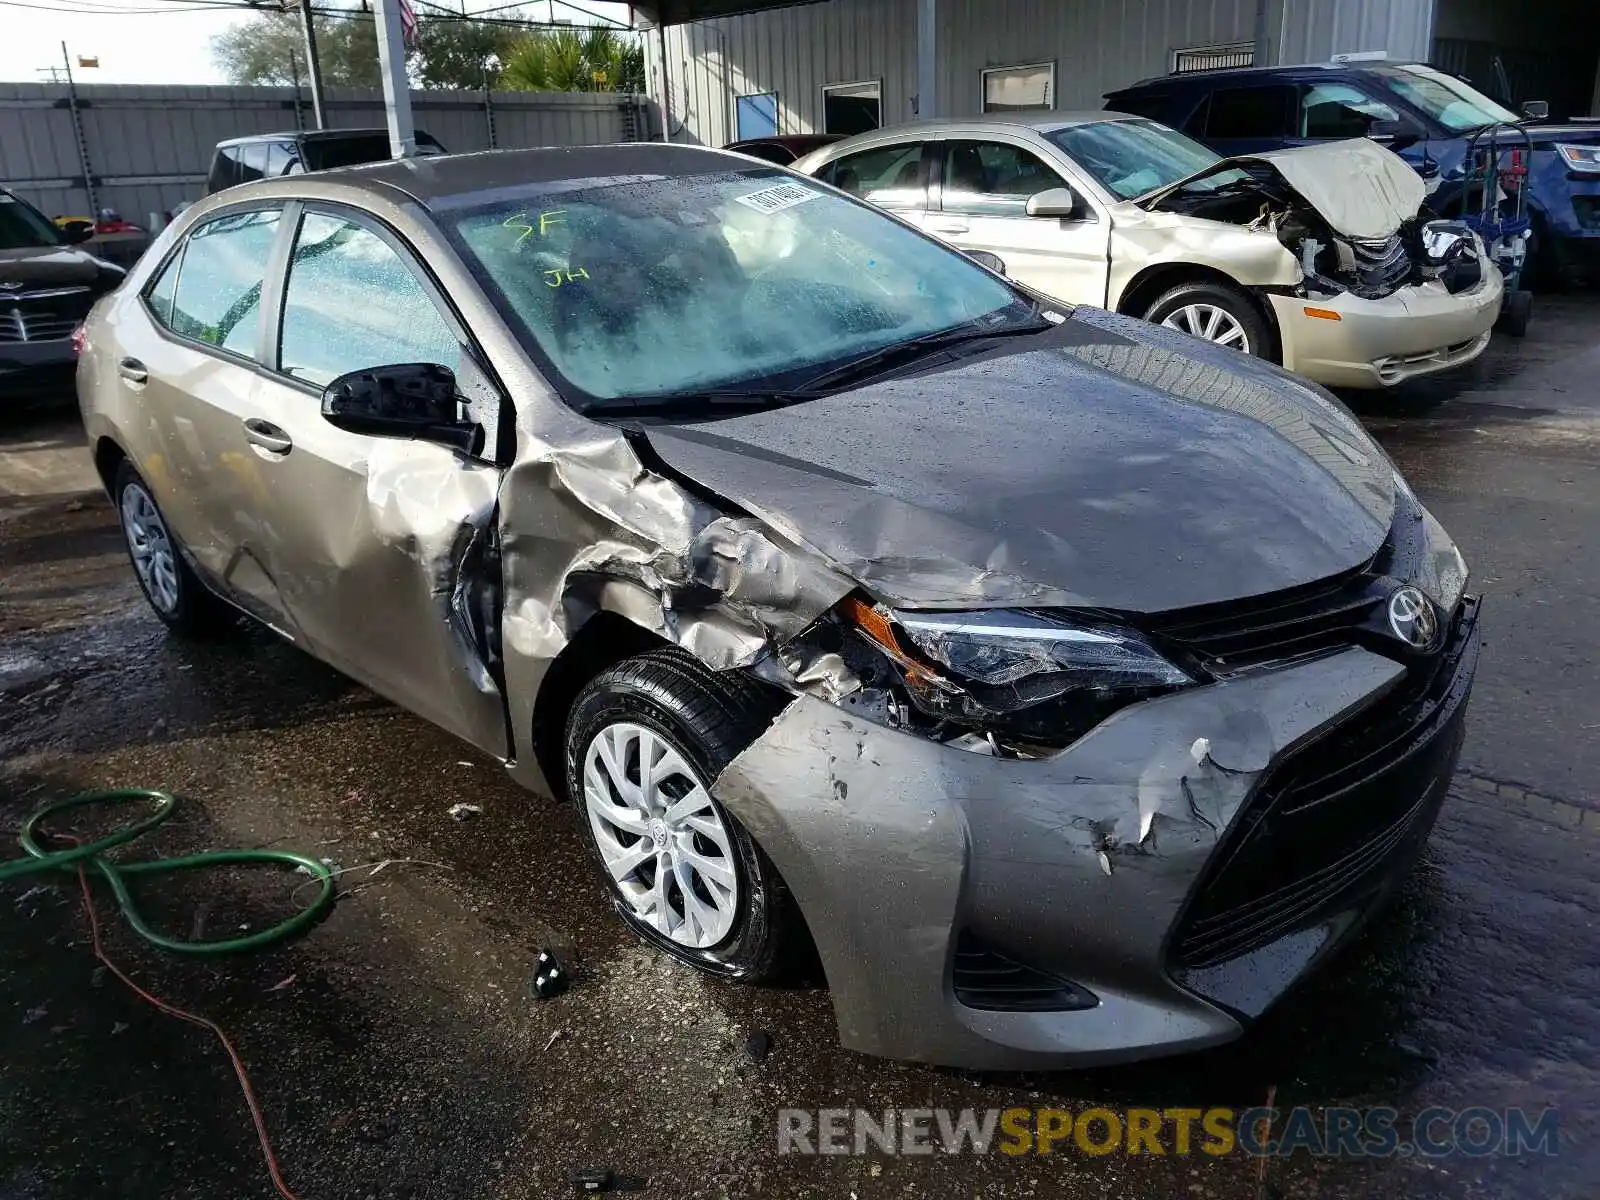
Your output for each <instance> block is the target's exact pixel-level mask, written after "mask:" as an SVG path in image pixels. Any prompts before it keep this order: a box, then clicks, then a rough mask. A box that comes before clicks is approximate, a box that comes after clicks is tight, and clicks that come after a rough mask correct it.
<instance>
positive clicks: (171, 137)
mask: <svg viewBox="0 0 1600 1200" xmlns="http://www.w3.org/2000/svg"><path fill="white" fill-rule="evenodd" d="M411 104H412V108H413V109H414V111H415V114H416V122H417V126H418V128H420V129H424V130H426V131H427V132H428V133H431V134H432V135H433V136H434V137H436V138H438V139H439V141H440V142H442V143H443V144H444V146H445V147H446V148H447V149H449V150H453V151H465V150H487V149H493V148H510V147H521V146H576V145H592V144H597V143H603V142H627V141H640V140H644V139H646V138H648V137H649V136H650V132H651V118H650V109H649V107H648V104H647V101H646V100H645V98H644V97H643V96H638V95H631V94H617V93H611V92H582V93H566V92H492V93H484V92H446V91H417V92H413V93H412V94H411ZM327 112H328V124H329V125H330V126H333V127H339V126H343V127H359V126H382V125H383V123H384V108H383V93H382V92H380V91H377V90H376V89H373V90H366V89H345V88H332V89H330V90H329V92H328V96H327ZM312 124H313V121H312V118H311V105H310V97H309V96H307V95H298V96H297V94H296V91H295V89H294V88H288V87H165V86H158V87H143V86H124V85H112V84H91V85H79V86H78V87H77V88H75V89H69V88H68V85H66V84H64V83H59V84H56V83H15V84H7V83H0V183H3V184H5V185H6V186H7V187H9V188H11V189H13V190H14V191H15V192H16V193H17V194H18V195H19V196H22V197H23V198H24V199H26V200H28V201H30V202H31V203H33V204H34V205H35V206H36V207H38V208H39V209H41V210H42V211H43V212H44V213H46V214H47V215H49V216H52V217H57V216H89V215H91V214H94V213H96V212H98V210H100V209H105V208H110V209H115V210H116V211H117V212H118V213H119V214H120V215H121V216H122V217H123V218H124V219H126V220H129V221H133V222H136V223H140V224H142V223H144V222H145V221H147V220H148V219H149V216H150V214H151V213H157V214H161V213H166V212H169V211H170V210H171V209H172V207H173V206H174V205H176V204H179V203H181V202H183V201H186V200H195V199H198V198H199V196H200V193H201V191H202V190H203V188H204V186H205V179H206V172H207V170H208V168H209V167H210V165H211V152H212V149H213V147H215V145H216V144H217V143H218V142H220V141H222V140H224V139H226V138H230V137H238V136H240V135H243V134H248V133H269V132H273V131H276V130H282V129H303V128H309V127H311V126H312Z"/></svg>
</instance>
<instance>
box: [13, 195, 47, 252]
mask: <svg viewBox="0 0 1600 1200" xmlns="http://www.w3.org/2000/svg"><path fill="white" fill-rule="evenodd" d="M59 245H61V234H60V233H59V232H58V231H57V229H56V227H55V226H54V225H52V224H51V223H50V222H49V221H48V220H47V219H46V218H45V217H44V216H43V215H41V214H40V212H39V211H38V209H36V208H34V207H33V206H32V205H31V204H25V203H24V202H23V201H21V200H18V199H17V198H16V197H15V196H13V195H12V194H11V193H10V192H0V250H25V249H31V248H33V247H35V246H59Z"/></svg>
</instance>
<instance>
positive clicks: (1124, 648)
mask: <svg viewBox="0 0 1600 1200" xmlns="http://www.w3.org/2000/svg"><path fill="white" fill-rule="evenodd" d="M893 620H894V623H895V625H896V626H897V627H898V628H899V630H900V631H902V632H903V633H904V634H905V636H906V638H907V640H908V641H910V642H911V644H912V645H913V646H915V647H916V648H917V649H918V650H920V651H922V653H923V654H924V655H925V656H926V657H927V658H929V659H932V660H933V661H934V662H935V663H938V664H939V665H940V666H943V667H945V668H947V669H948V671H949V673H950V674H951V675H953V676H955V677H956V678H957V679H959V680H962V681H964V682H966V683H968V684H970V685H976V686H978V687H981V688H983V689H984V695H985V699H986V700H987V701H988V705H987V707H989V708H992V709H994V710H995V711H999V712H1006V711H1010V710H1013V709H1017V708H1026V707H1027V706H1028V705H1030V704H1038V703H1040V702H1041V701H1044V700H1051V699H1054V698H1055V697H1057V696H1060V695H1062V694H1064V693H1066V692H1069V691H1072V690H1073V689H1075V688H1128V687H1135V688H1149V687H1180V686H1182V685H1184V684H1187V683H1191V682H1193V680H1191V679H1190V677H1189V676H1188V674H1187V673H1186V672H1184V671H1182V670H1180V669H1179V668H1178V667H1177V666H1175V665H1173V664H1172V663H1170V662H1168V661H1167V660H1166V659H1165V658H1163V657H1162V656H1161V655H1160V653H1159V652H1157V651H1156V649H1155V648H1154V647H1153V646H1151V645H1149V644H1148V643H1147V642H1145V641H1144V640H1143V639H1142V638H1140V637H1139V636H1138V635H1137V634H1135V633H1133V632H1132V631H1119V630H1112V629H1103V628H1091V627H1087V626H1079V625H1068V624H1065V623H1062V622H1058V621H1054V620H1051V619H1049V618H1047V617H1044V616H1038V615H1035V614H1033V613H1030V612H1016V611H1008V610H1001V611H998V612H897V613H894V614H893Z"/></svg>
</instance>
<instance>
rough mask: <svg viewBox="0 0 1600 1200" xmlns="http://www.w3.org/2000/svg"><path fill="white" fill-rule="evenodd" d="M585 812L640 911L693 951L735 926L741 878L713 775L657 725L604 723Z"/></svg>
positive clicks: (589, 771) (623, 890) (589, 762)
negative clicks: (710, 785)
mask: <svg viewBox="0 0 1600 1200" xmlns="http://www.w3.org/2000/svg"><path fill="white" fill-rule="evenodd" d="M583 797H584V810H585V812H586V814H587V816H588V819H589V829H590V831H591V832H592V833H593V834H594V840H595V845H596V846H597V847H598V848H599V850H600V858H601V860H602V862H603V863H604V865H605V868H606V870H607V871H608V872H609V873H610V875H611V878H612V881H613V882H614V883H615V884H616V887H617V891H618V892H619V893H620V894H621V896H622V899H623V901H624V902H625V903H626V904H627V905H628V906H629V907H630V908H631V909H632V911H633V915H634V917H635V918H636V919H637V920H639V921H640V922H642V923H644V924H646V925H648V926H650V927H651V928H652V929H654V930H656V931H657V932H658V933H660V934H661V935H663V936H664V937H666V938H668V939H669V940H671V941H673V942H675V943H677V944H678V945H680V946H687V947H690V948H693V949H702V950H703V949H707V948H709V947H712V946H715V945H717V944H718V943H719V942H721V941H723V940H724V939H725V938H726V937H727V936H728V935H729V933H731V932H732V930H733V925H734V921H735V919H736V918H737V916H738V913H739V876H738V873H737V872H736V871H735V869H734V855H733V845H732V842H731V839H730V838H729V836H728V830H727V828H726V826H725V825H724V824H723V821H722V816H721V814H720V813H719V812H718V810H717V807H716V805H715V804H713V803H712V801H711V793H710V791H709V790H708V789H707V788H706V784H705V781H704V780H703V779H701V778H700V775H699V773H698V772H697V771H696V770H695V769H694V767H692V766H691V765H690V764H689V761H688V759H686V758H685V757H684V756H683V754H682V753H680V752H679V751H678V749H677V748H676V747H675V746H673V745H672V743H671V742H670V741H668V740H667V739H666V738H665V737H664V736H662V735H661V734H660V733H657V732H656V731H655V730H654V729H650V728H647V727H646V726H644V725H637V724H634V723H633V722H629V721H619V722H616V723H614V724H610V725H606V726H605V727H603V728H602V729H601V730H600V731H599V732H598V733H597V734H595V736H594V738H593V739H592V740H591V741H590V742H589V745H588V747H587V748H586V749H585V751H584V755H583Z"/></svg>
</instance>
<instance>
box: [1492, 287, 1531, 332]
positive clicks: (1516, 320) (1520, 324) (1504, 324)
mask: <svg viewBox="0 0 1600 1200" xmlns="http://www.w3.org/2000/svg"><path fill="white" fill-rule="evenodd" d="M1532 318H1533V293H1532V292H1528V291H1522V290H1520V289H1518V290H1513V291H1508V292H1507V293H1506V294H1505V299H1503V300H1502V301H1501V302H1500V317H1499V319H1498V320H1497V321H1496V322H1495V325H1496V326H1497V327H1498V328H1499V329H1501V330H1503V331H1504V332H1505V333H1508V334H1510V335H1511V336H1512V337H1514V338H1519V337H1523V336H1525V335H1526V334H1527V332H1528V322H1529V321H1530V320H1532Z"/></svg>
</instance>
